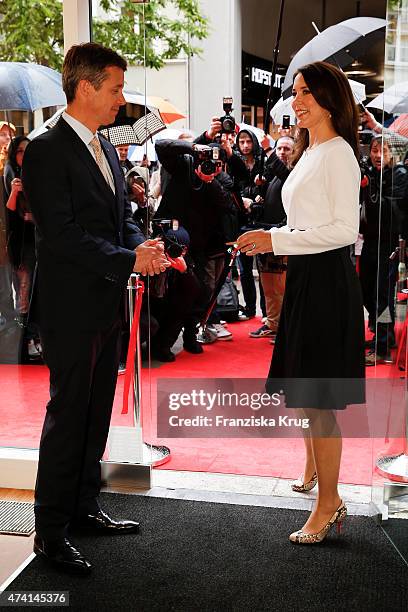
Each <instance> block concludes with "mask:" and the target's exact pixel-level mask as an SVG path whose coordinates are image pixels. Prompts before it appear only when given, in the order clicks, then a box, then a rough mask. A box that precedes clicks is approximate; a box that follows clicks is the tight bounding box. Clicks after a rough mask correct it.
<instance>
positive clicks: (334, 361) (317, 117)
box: [237, 62, 365, 544]
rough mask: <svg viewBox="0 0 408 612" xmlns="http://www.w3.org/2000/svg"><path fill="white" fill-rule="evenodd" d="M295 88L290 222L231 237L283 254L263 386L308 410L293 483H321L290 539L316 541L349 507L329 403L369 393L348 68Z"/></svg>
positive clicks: (321, 73)
mask: <svg viewBox="0 0 408 612" xmlns="http://www.w3.org/2000/svg"><path fill="white" fill-rule="evenodd" d="M293 97H294V100H293V104H292V106H293V109H294V111H295V113H296V117H297V121H298V123H297V126H298V128H299V130H298V137H297V139H296V146H295V154H294V160H293V165H294V168H293V170H292V172H291V174H290V175H289V178H288V179H287V180H286V183H285V185H284V187H283V190H282V201H283V205H284V207H285V210H286V213H287V225H286V226H285V227H282V228H274V229H272V230H271V231H269V232H268V231H263V230H256V231H251V232H247V233H245V234H243V235H242V236H240V237H239V239H238V241H237V244H238V247H239V249H240V250H241V251H242V252H244V253H247V254H248V255H255V254H258V253H265V252H273V253H274V254H275V255H288V256H289V258H288V272H287V279H286V291H285V297H284V303H283V307H282V315H281V320H280V324H279V329H278V334H277V338H276V344H275V349H274V354H273V357H272V364H271V368H270V372H269V378H268V390H272V389H276V385H277V384H278V385H279V387H278V388H280V387H281V385H282V388H283V389H284V391H285V398H286V406H287V407H288V408H301V409H302V410H303V411H304V412H305V414H306V416H307V417H308V418H309V423H310V430H309V431H310V436H309V437H305V445H306V465H305V471H304V474H303V479H302V480H301V481H300V482H297V483H296V484H295V485H294V487H293V488H294V490H296V491H306V490H310V489H311V488H312V487H313V486H314V485H315V484H316V482H317V481H318V483H319V491H318V496H317V503H316V506H315V508H314V510H313V512H312V513H311V515H310V516H309V518H308V520H307V521H306V523H305V525H304V526H303V527H302V529H300V530H299V531H297V532H295V533H293V534H291V535H290V540H291V541H292V542H295V543H300V544H314V543H316V542H321V541H322V540H323V539H324V537H325V536H326V535H327V533H328V531H329V530H330V528H331V527H332V526H333V525H334V523H337V526H338V527H339V526H340V525H341V522H342V520H343V519H344V517H345V516H346V513H347V510H346V507H345V506H344V504H343V502H342V500H341V499H340V496H339V493H338V488H337V487H338V476H339V469H340V459H341V448H342V443H341V434H340V431H339V429H338V426H337V423H336V418H335V411H336V410H341V409H344V408H346V407H347V405H348V404H356V403H357V404H358V403H363V402H364V401H365V388H364V387H365V385H364V375H365V369H364V317H363V306H362V299H361V290H360V284H359V280H358V277H357V275H356V272H355V269H354V266H353V264H352V262H351V259H350V254H349V245H351V244H353V243H354V242H355V241H356V239H357V235H358V227H359V187H360V170H359V165H358V162H357V159H358V155H359V153H358V139H357V125H358V110H357V107H356V104H355V102H354V98H353V94H352V92H351V89H350V86H349V83H348V81H347V78H346V77H345V76H344V74H343V73H342V72H341V71H340V70H338V69H337V68H335V67H334V66H332V65H330V64H327V63H324V62H316V63H313V64H309V65H307V66H304V67H303V68H300V69H299V71H298V73H297V74H296V76H295V79H294V83H293ZM278 381H279V382H278Z"/></svg>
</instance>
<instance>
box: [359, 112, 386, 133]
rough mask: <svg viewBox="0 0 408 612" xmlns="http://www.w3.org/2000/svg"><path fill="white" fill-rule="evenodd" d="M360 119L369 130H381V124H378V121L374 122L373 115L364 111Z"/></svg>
mask: <svg viewBox="0 0 408 612" xmlns="http://www.w3.org/2000/svg"><path fill="white" fill-rule="evenodd" d="M361 118H362V120H363V122H364V123H365V125H366V127H368V129H369V130H374V131H375V132H381V129H382V125H381V123H378V121H377V120H376V118H375V117H374V115H373V114H372V113H370V111H368V110H366V111H365V112H364V113H361Z"/></svg>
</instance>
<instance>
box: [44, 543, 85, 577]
mask: <svg viewBox="0 0 408 612" xmlns="http://www.w3.org/2000/svg"><path fill="white" fill-rule="evenodd" d="M33 550H34V552H35V554H36V555H39V556H40V557H42V558H43V559H45V560H46V561H47V562H49V563H52V564H53V565H55V566H56V567H57V568H59V569H61V570H63V571H66V572H75V573H77V574H89V573H90V572H91V570H92V565H91V564H90V563H89V561H88V560H87V559H85V557H84V556H83V554H82V553H81V552H80V551H79V550H78V549H77V548H75V547H74V546H73V545H72V544H71V542H70V541H69V540H68V539H67V538H61V539H60V540H44V539H43V538H40V536H38V535H35V536H34V548H33Z"/></svg>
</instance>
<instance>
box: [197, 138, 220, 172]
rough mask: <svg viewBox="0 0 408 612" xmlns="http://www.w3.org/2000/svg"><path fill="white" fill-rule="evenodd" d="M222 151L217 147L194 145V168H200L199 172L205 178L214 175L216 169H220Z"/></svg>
mask: <svg viewBox="0 0 408 612" xmlns="http://www.w3.org/2000/svg"><path fill="white" fill-rule="evenodd" d="M221 151H222V149H221V148H219V147H218V146H211V147H208V146H207V145H195V148H194V150H193V157H194V167H195V168H198V167H199V166H201V172H202V173H203V174H205V175H206V176H210V175H211V174H215V173H216V172H217V170H218V168H222V163H223V160H222V154H221Z"/></svg>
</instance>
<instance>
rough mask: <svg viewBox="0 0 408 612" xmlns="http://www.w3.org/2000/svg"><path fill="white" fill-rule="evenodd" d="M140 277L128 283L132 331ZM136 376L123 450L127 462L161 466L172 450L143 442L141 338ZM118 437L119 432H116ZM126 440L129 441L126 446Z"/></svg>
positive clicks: (121, 434)
mask: <svg viewBox="0 0 408 612" xmlns="http://www.w3.org/2000/svg"><path fill="white" fill-rule="evenodd" d="M138 280H139V276H138V275H137V274H131V276H130V278H129V282H128V306H129V329H130V331H131V330H132V322H133V316H134V312H135V310H136V300H137V299H138V293H137V284H138ZM133 367H134V376H133V392H132V403H133V427H131V428H125V427H120V428H119V427H118V428H116V430H120V431H119V435H120V438H121V444H122V449H123V447H124V444H125V448H127V451H126V454H127V455H128V457H127V461H131V462H133V463H143V464H144V465H151V466H152V467H153V466H156V465H161V464H163V463H166V462H167V461H169V460H170V449H169V448H168V447H167V446H156V445H154V444H148V443H146V442H143V431H142V423H141V406H142V382H141V381H142V359H141V350H140V337H139V334H138V336H137V342H136V352H135V360H134V364H133ZM115 433H116V435H118V432H117V431H116V432H115ZM126 438H127V439H128V441H127V444H126Z"/></svg>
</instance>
